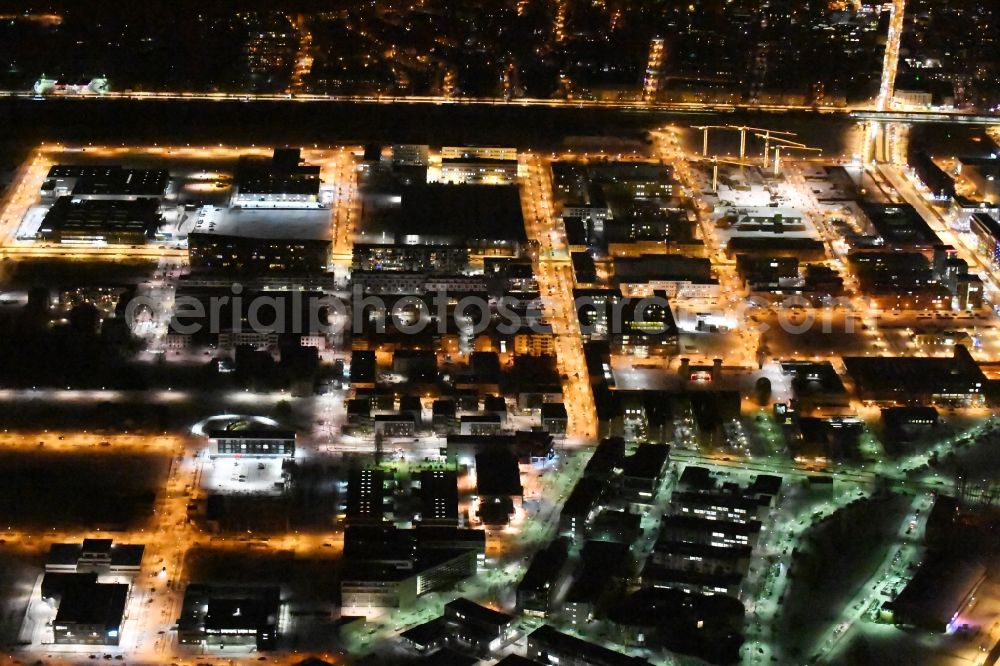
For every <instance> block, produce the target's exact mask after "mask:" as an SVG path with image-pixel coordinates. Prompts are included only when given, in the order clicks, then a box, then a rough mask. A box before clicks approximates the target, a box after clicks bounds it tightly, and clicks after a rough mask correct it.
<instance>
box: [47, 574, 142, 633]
mask: <svg viewBox="0 0 1000 666" xmlns="http://www.w3.org/2000/svg"><path fill="white" fill-rule="evenodd" d="M128 593H129V586H128V585H125V584H122V583H97V582H94V583H90V584H78V585H70V586H68V587H67V588H66V589H64V590H63V593H62V598H61V599H60V601H59V608H58V610H57V611H56V617H55V619H54V620H52V634H53V639H54V641H55V642H56V644H58V645H80V644H83V645H118V644H119V642H120V640H121V632H122V624H123V623H124V619H125V604H126V603H127V602H128Z"/></svg>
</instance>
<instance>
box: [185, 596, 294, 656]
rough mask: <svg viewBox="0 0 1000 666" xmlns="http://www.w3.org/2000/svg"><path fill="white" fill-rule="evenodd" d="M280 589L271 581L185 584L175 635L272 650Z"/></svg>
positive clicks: (187, 642)
mask: <svg viewBox="0 0 1000 666" xmlns="http://www.w3.org/2000/svg"><path fill="white" fill-rule="evenodd" d="M280 610H281V590H280V589H279V588H277V587H275V586H270V585H259V586H255V585H242V586H223V585H200V584H192V585H188V587H187V589H186V590H185V591H184V603H183V606H182V608H181V617H180V619H179V620H178V622H177V639H178V641H179V642H180V643H181V644H185V645H199V646H211V647H218V646H223V645H224V646H252V647H255V648H256V649H257V650H273V649H274V648H275V645H276V643H277V638H278V616H279V613H280Z"/></svg>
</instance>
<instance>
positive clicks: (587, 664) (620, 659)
mask: <svg viewBox="0 0 1000 666" xmlns="http://www.w3.org/2000/svg"><path fill="white" fill-rule="evenodd" d="M528 658H529V659H534V660H536V661H538V662H540V663H543V664H559V666H649V663H650V662H648V661H646V660H645V659H641V658H639V657H630V656H628V655H625V654H622V653H621V652H615V651H614V650H609V649H608V648H606V647H603V646H600V645H597V644H595V643H590V642H588V641H585V640H583V639H581V638H576V637H575V636H570V635H569V634H564V633H562V632H561V631H557V630H556V629H554V628H553V627H551V626H549V625H547V624H544V625H542V626H541V627H539V628H538V629H535V630H534V631H533V632H531V633H530V634H528Z"/></svg>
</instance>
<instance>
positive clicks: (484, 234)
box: [366, 183, 528, 271]
mask: <svg viewBox="0 0 1000 666" xmlns="http://www.w3.org/2000/svg"><path fill="white" fill-rule="evenodd" d="M366 232H367V233H368V234H371V235H373V236H375V235H381V236H387V237H389V238H391V239H392V240H393V242H394V243H395V244H396V245H405V246H413V245H430V246H439V245H448V246H453V247H460V248H467V249H468V251H469V252H470V253H471V254H476V255H493V256H516V255H519V254H520V253H521V252H522V250H523V249H524V246H525V244H526V243H527V240H528V239H527V234H526V232H525V229H524V217H523V213H522V211H521V197H520V192H519V190H518V188H517V187H516V186H514V185H504V186H488V185H443V184H433V183H432V184H427V185H411V186H406V187H403V188H402V190H401V193H400V195H399V206H398V208H396V209H394V210H393V211H391V212H390V214H388V215H386V216H384V217H382V218H379V219H378V220H373V221H372V224H371V228H369V229H366ZM442 269H443V270H445V271H447V270H448V269H447V268H445V267H442ZM411 270H422V269H421V268H415V269H411ZM439 270H441V269H439Z"/></svg>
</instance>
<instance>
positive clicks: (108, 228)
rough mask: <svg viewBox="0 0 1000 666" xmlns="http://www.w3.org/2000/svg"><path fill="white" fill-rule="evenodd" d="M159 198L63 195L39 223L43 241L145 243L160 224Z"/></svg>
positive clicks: (95, 243)
mask: <svg viewBox="0 0 1000 666" xmlns="http://www.w3.org/2000/svg"><path fill="white" fill-rule="evenodd" d="M159 209H160V204H159V202H158V201H157V200H156V199H148V198H143V199H130V200H124V199H107V200H105V199H84V200H74V199H73V198H71V197H68V196H67V197H59V198H58V199H56V202H55V203H54V204H52V207H51V208H49V211H48V212H47V213H46V214H45V218H44V219H43V220H42V222H41V225H40V226H39V227H38V238H39V240H42V241H47V242H52V243H62V244H72V245H141V244H143V243H147V242H149V241H151V240H153V239H154V238H155V237H156V231H157V229H159V227H160V223H161V222H162V218H161V217H160V210H159Z"/></svg>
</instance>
